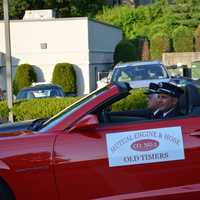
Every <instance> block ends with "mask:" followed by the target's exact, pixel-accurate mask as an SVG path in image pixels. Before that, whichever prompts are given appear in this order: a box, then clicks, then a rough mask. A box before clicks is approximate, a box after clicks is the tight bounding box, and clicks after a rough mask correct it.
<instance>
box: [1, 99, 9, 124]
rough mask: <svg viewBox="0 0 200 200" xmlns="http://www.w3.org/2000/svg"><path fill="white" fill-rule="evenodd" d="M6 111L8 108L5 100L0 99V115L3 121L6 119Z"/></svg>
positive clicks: (7, 111)
mask: <svg viewBox="0 0 200 200" xmlns="http://www.w3.org/2000/svg"><path fill="white" fill-rule="evenodd" d="M8 113H9V109H8V105H7V102H6V101H0V116H1V118H2V119H3V121H7V120H8Z"/></svg>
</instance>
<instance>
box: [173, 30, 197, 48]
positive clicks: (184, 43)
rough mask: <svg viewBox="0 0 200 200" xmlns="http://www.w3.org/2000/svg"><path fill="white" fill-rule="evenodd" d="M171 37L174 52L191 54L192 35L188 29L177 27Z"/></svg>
mask: <svg viewBox="0 0 200 200" xmlns="http://www.w3.org/2000/svg"><path fill="white" fill-rule="evenodd" d="M172 37H173V47H174V50H175V51H176V52H192V51H193V50H194V44H193V33H192V31H191V30H190V29H189V28H187V27H185V26H179V27H178V28H176V29H175V30H174V32H173V34H172Z"/></svg>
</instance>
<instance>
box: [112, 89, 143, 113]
mask: <svg viewBox="0 0 200 200" xmlns="http://www.w3.org/2000/svg"><path fill="white" fill-rule="evenodd" d="M146 105H147V99H146V95H145V94H144V89H133V90H131V95H129V96H127V97H126V98H125V99H122V100H120V101H118V102H116V103H114V104H113V106H112V110H113V111H125V110H131V109H138V108H144V107H145V106H146Z"/></svg>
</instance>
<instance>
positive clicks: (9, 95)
mask: <svg viewBox="0 0 200 200" xmlns="http://www.w3.org/2000/svg"><path fill="white" fill-rule="evenodd" d="M3 11H4V30H5V47H6V49H5V50H6V52H5V61H6V83H7V102H8V108H9V110H10V112H9V121H11V122H13V112H12V107H13V93H12V63H11V48H10V21H9V14H8V13H9V11H8V0H3Z"/></svg>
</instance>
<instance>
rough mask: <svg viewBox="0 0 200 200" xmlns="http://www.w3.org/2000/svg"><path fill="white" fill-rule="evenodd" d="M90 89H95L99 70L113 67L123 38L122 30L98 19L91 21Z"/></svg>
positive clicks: (89, 28)
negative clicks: (117, 48) (114, 57)
mask: <svg viewBox="0 0 200 200" xmlns="http://www.w3.org/2000/svg"><path fill="white" fill-rule="evenodd" d="M88 30H89V34H88V36H89V50H90V54H89V60H90V68H89V69H90V89H91V90H94V89H95V86H96V82H97V76H98V72H101V71H105V70H106V71H108V70H109V69H111V68H112V64H113V53H114V49H115V46H116V45H117V44H118V42H119V41H120V40H121V39H122V31H121V30H119V29H118V28H116V27H114V26H112V27H111V26H107V25H105V24H103V23H99V22H96V21H92V20H90V21H89V26H88Z"/></svg>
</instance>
